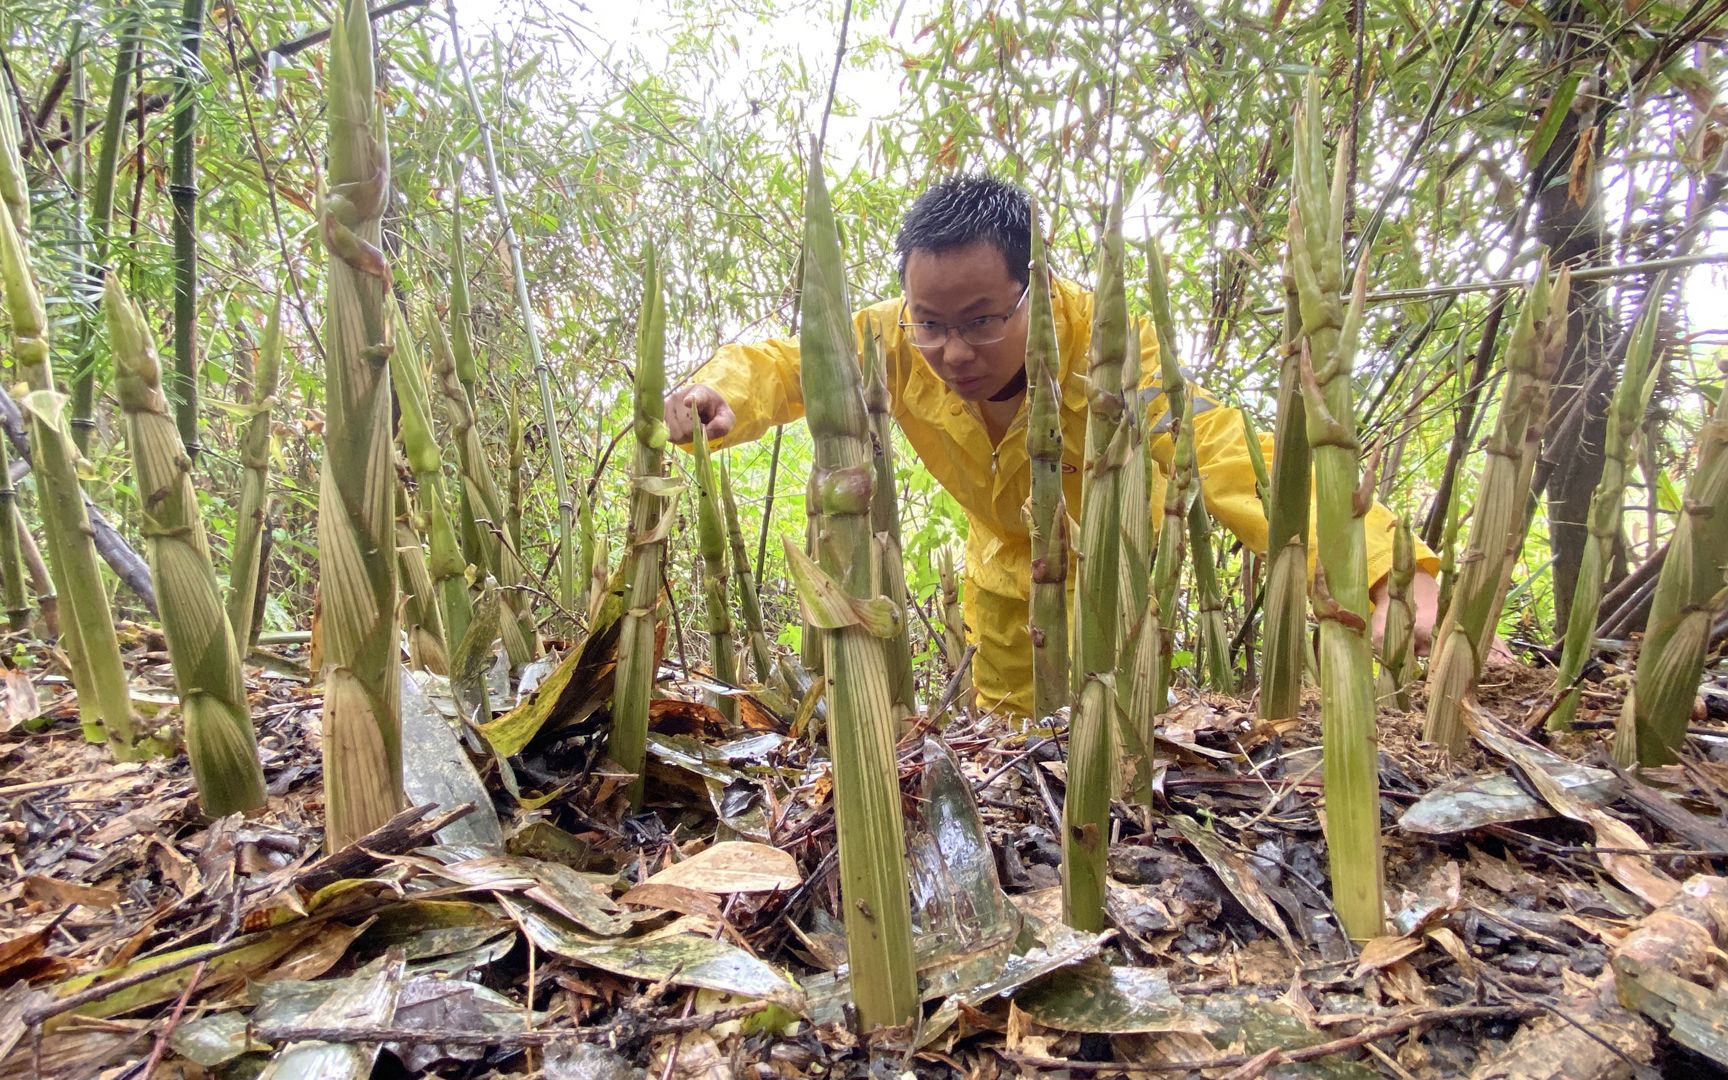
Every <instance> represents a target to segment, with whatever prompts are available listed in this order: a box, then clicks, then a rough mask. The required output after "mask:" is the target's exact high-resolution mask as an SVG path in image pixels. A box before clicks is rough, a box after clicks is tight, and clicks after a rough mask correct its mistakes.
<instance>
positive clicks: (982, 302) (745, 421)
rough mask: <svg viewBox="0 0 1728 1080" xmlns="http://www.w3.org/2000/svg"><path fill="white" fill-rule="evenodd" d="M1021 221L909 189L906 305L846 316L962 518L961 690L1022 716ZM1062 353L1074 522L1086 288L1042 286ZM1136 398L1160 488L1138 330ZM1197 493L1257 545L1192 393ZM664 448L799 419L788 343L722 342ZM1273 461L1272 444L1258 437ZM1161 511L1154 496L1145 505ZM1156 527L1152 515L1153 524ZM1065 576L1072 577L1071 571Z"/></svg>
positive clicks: (965, 194) (984, 199)
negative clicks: (877, 362)
mask: <svg viewBox="0 0 1728 1080" xmlns="http://www.w3.org/2000/svg"><path fill="white" fill-rule="evenodd" d="M1030 221H1031V215H1030V202H1029V200H1028V197H1027V195H1026V193H1025V192H1024V191H1022V190H1020V189H1019V188H1017V187H1014V186H1012V185H1010V184H1006V183H1003V182H1001V181H998V180H994V179H991V178H989V177H984V176H957V177H952V178H950V179H947V180H943V181H940V182H938V183H937V184H935V185H934V186H932V187H931V188H930V189H929V190H927V191H926V192H924V194H922V195H920V196H919V197H918V199H917V201H916V202H914V203H913V205H912V209H911V210H910V211H909V212H908V213H907V215H906V220H905V222H904V223H903V224H902V225H901V227H900V233H899V236H898V238H897V240H896V243H895V250H896V252H897V254H898V256H899V260H900V282H901V285H902V287H903V288H904V290H905V298H904V299H903V300H891V301H885V302H883V303H880V304H875V305H873V306H871V307H869V308H866V309H865V310H863V311H861V312H859V313H858V314H857V315H856V316H855V317H854V321H855V323H856V325H857V327H858V331H859V333H860V335H862V334H863V333H864V332H865V327H866V326H867V325H870V324H871V323H872V322H873V323H874V325H876V326H877V327H879V328H880V332H881V333H882V336H883V341H882V344H883V352H884V353H885V355H886V359H887V365H886V366H887V380H888V391H889V396H890V398H891V401H892V405H891V408H892V410H893V414H894V419H895V421H896V422H897V423H898V424H899V425H900V429H901V431H903V432H904V433H905V435H906V439H907V441H908V442H910V443H911V444H912V448H913V450H914V451H916V453H917V454H918V457H919V459H920V460H921V461H922V462H923V463H924V466H925V468H927V469H929V470H930V472H931V474H932V475H933V476H935V477H936V479H937V481H938V482H940V483H941V484H942V486H943V487H944V488H946V489H947V490H948V492H949V493H950V494H952V495H953V496H954V498H955V499H956V500H957V501H958V502H959V503H960V505H961V507H962V508H964V509H965V511H966V517H967V520H968V523H969V525H970V530H969V532H970V535H969V536H968V538H967V545H966V594H965V603H966V616H967V617H966V621H967V624H968V626H967V635H968V638H969V639H970V640H971V641H972V642H973V643H975V644H976V645H977V646H978V652H977V655H976V656H975V657H974V660H973V682H974V685H975V687H976V688H977V691H978V701H979V703H980V704H981V705H984V706H986V707H989V708H995V709H999V710H1002V711H1007V712H1012V713H1016V714H1020V715H1026V714H1028V713H1029V712H1030V711H1031V708H1032V657H1031V643H1030V640H1029V638H1028V635H1027V607H1028V597H1029V594H1030V587H1031V585H1030V581H1031V578H1030V575H1031V549H1030V542H1029V539H1028V536H1027V531H1026V524H1025V521H1024V518H1023V516H1022V508H1023V506H1024V505H1025V503H1026V499H1027V494H1028V492H1029V490H1030V475H1031V474H1030V470H1029V463H1028V460H1027V455H1026V408H1025V403H1026V370H1025V361H1026V334H1027V323H1028V318H1027V296H1028V283H1029V264H1030V262H1031V225H1030ZM1050 284H1051V301H1052V306H1053V308H1054V312H1055V320H1056V337H1057V341H1058V343H1059V344H1060V351H1061V370H1060V372H1059V377H1060V379H1061V394H1062V437H1063V462H1062V471H1063V474H1064V476H1063V481H1064V483H1063V487H1064V494H1065V495H1066V497H1067V501H1068V508H1069V512H1070V513H1071V514H1073V515H1074V516H1075V517H1076V518H1078V517H1079V508H1080V470H1081V464H1082V457H1083V454H1084V447H1085V432H1086V382H1085V376H1086V371H1087V363H1088V344H1089V342H1090V339H1091V332H1092V294H1091V293H1090V292H1087V291H1085V290H1083V289H1081V288H1080V287H1079V286H1077V285H1075V284H1073V283H1072V282H1068V281H1063V280H1061V279H1059V278H1055V277H1052V280H1051V283H1050ZM1140 340H1141V344H1142V348H1143V352H1142V355H1141V361H1140V363H1141V367H1140V370H1141V372H1142V376H1143V377H1142V387H1143V390H1142V392H1141V399H1142V400H1143V401H1144V402H1146V404H1147V408H1148V418H1149V422H1150V423H1152V425H1153V427H1152V429H1151V430H1152V431H1153V433H1154V437H1153V442H1152V454H1153V456H1154V458H1155V459H1156V460H1157V462H1158V464H1159V466H1160V470H1159V478H1158V479H1157V480H1156V481H1155V483H1154V486H1155V487H1157V488H1162V486H1163V477H1164V475H1165V474H1166V473H1167V471H1168V469H1169V467H1170V462H1171V458H1172V455H1173V451H1174V445H1173V441H1172V439H1171V437H1170V434H1169V425H1168V423H1162V422H1160V421H1162V420H1163V419H1164V414H1165V413H1166V412H1167V411H1168V409H1167V406H1166V404H1165V398H1164V395H1163V393H1162V392H1161V390H1160V389H1159V379H1158V370H1159V367H1158V345H1157V336H1156V335H1155V334H1154V333H1153V332H1152V330H1151V328H1150V327H1149V326H1148V327H1144V328H1143V329H1142V333H1141V335H1140ZM1191 394H1192V397H1193V401H1194V439H1195V452H1196V458H1197V460H1198V465H1199V471H1200V478H1201V485H1200V488H1201V492H1202V494H1203V495H1204V497H1205V500H1206V508H1207V510H1208V511H1210V512H1211V514H1212V516H1213V518H1214V519H1215V520H1217V521H1220V522H1222V523H1223V524H1224V525H1225V526H1226V527H1228V528H1229V529H1230V531H1231V532H1233V533H1235V534H1236V536H1237V537H1239V538H1240V539H1241V540H1242V542H1243V543H1244V544H1245V545H1247V546H1248V547H1249V548H1251V549H1252V550H1254V551H1257V552H1264V551H1265V549H1266V534H1267V525H1266V518H1265V515H1264V513H1263V512H1262V509H1261V504H1260V499H1259V496H1258V495H1257V493H1256V491H1255V485H1254V472H1253V466H1252V464H1251V462H1250V459H1249V456H1248V448H1247V443H1246V441H1245V439H1246V433H1245V429H1244V427H1243V424H1242V419H1241V416H1240V415H1239V414H1238V413H1237V411H1236V410H1235V409H1231V408H1221V407H1219V406H1218V403H1217V401H1216V400H1215V399H1213V398H1211V397H1209V396H1207V395H1206V394H1205V393H1204V392H1203V391H1198V390H1193V389H1192V388H1191ZM665 412H666V426H667V428H668V429H669V431H670V434H671V438H672V440H673V441H674V442H678V443H688V442H689V441H690V438H691V433H692V428H693V423H694V422H693V419H692V416H693V415H694V416H695V417H697V418H700V420H701V421H702V423H703V425H704V429H705V430H706V432H707V434H708V438H709V440H710V441H711V443H712V445H715V446H725V445H728V444H731V443H737V442H745V441H748V440H751V439H755V438H758V437H759V436H761V435H762V433H763V432H765V431H766V430H767V429H768V428H770V427H773V426H776V425H779V424H784V423H788V422H790V421H792V420H796V419H798V418H799V417H800V416H802V415H803V413H804V400H803V391H802V387H801V385H800V379H799V368H798V344H797V342H795V341H769V342H765V343H763V344H759V345H731V346H727V347H726V348H724V349H721V350H720V352H719V353H718V354H716V355H715V357H714V358H713V359H712V360H710V361H709V362H708V363H707V364H706V365H704V366H703V367H702V369H701V370H699V371H698V372H696V374H695V376H694V377H693V379H692V382H691V385H689V386H686V387H684V388H682V389H680V390H677V391H674V392H673V393H672V394H671V395H669V396H668V397H667V399H666V406H665ZM1263 445H1264V447H1265V454H1266V457H1267V459H1268V460H1270V459H1271V456H1272V449H1271V440H1270V438H1269V437H1267V438H1266V439H1265V440H1264V443H1263ZM1159 505H1162V498H1161V496H1159V497H1155V499H1154V501H1153V506H1159ZM1154 521H1156V517H1154ZM1395 527H1396V521H1395V519H1394V518H1393V516H1392V514H1391V513H1390V512H1389V511H1387V510H1386V509H1385V508H1384V507H1381V506H1378V505H1376V506H1374V507H1373V508H1372V509H1371V510H1370V511H1369V514H1368V518H1367V533H1368V574H1369V581H1371V582H1373V600H1374V605H1375V610H1374V628H1375V633H1376V636H1378V634H1379V633H1380V632H1381V631H1382V629H1383V628H1384V625H1385V612H1386V604H1385V592H1386V576H1387V574H1388V572H1389V571H1390V570H1391V566H1392V534H1393V530H1394V529H1395ZM1419 563H1420V565H1419V570H1418V574H1417V579H1416V586H1415V590H1414V598H1415V600H1416V608H1417V623H1418V636H1419V637H1423V638H1425V637H1426V635H1427V633H1428V631H1429V630H1430V628H1431V627H1432V625H1433V621H1434V610H1435V606H1436V602H1437V598H1438V593H1439V590H1438V588H1437V587H1436V585H1435V582H1434V578H1433V576H1432V575H1433V573H1434V571H1435V570H1436V569H1437V568H1438V560H1437V559H1435V558H1434V556H1433V555H1432V554H1431V553H1429V552H1428V551H1427V550H1426V549H1423V551H1421V552H1420V553H1419ZM1070 580H1072V578H1070Z"/></svg>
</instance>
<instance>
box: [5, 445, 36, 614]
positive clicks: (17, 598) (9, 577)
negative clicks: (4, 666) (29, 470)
mask: <svg viewBox="0 0 1728 1080" xmlns="http://www.w3.org/2000/svg"><path fill="white" fill-rule="evenodd" d="M6 443H7V440H6V439H0V601H3V602H4V603H5V605H6V619H7V623H8V625H9V626H11V628H12V629H13V630H14V631H18V630H28V629H29V628H30V602H29V600H27V599H26V597H25V573H24V548H23V544H22V543H20V541H19V528H20V527H21V521H20V519H19V514H18V492H17V491H16V490H15V489H14V488H13V486H12V455H11V451H10V448H9V447H7V445H6Z"/></svg>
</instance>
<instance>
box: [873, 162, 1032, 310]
mask: <svg viewBox="0 0 1728 1080" xmlns="http://www.w3.org/2000/svg"><path fill="white" fill-rule="evenodd" d="M977 243H985V244H989V245H991V246H992V247H994V248H996V250H998V251H1000V252H1001V253H1002V258H1003V259H1004V260H1005V261H1006V262H1007V263H1008V272H1009V273H1010V274H1012V275H1013V276H1014V280H1015V281H1016V282H1018V283H1019V284H1021V285H1025V284H1026V283H1027V282H1028V281H1029V280H1030V279H1031V265H1030V264H1031V262H1032V200H1031V198H1030V197H1029V196H1028V195H1027V194H1026V192H1025V191H1024V190H1023V189H1021V188H1019V187H1016V186H1015V185H1013V184H1010V183H1008V182H1006V181H1003V180H998V179H996V178H995V177H993V176H987V175H985V174H983V173H972V174H963V175H960V176H950V177H948V178H947V179H945V180H939V181H937V182H936V183H935V184H932V185H931V186H930V187H928V188H926V189H925V190H924V193H923V194H922V195H920V196H918V198H917V200H916V201H914V202H913V203H912V209H910V210H908V211H907V212H906V220H904V221H902V222H901V223H900V235H899V236H897V237H895V238H894V251H895V253H896V254H897V255H899V256H900V277H901V278H902V279H904V278H905V277H906V259H907V257H908V256H909V255H911V254H912V253H913V252H914V251H929V252H943V251H952V250H954V249H955V248H962V247H966V246H967V245H969V244H977Z"/></svg>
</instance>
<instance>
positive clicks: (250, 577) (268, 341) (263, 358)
mask: <svg viewBox="0 0 1728 1080" xmlns="http://www.w3.org/2000/svg"><path fill="white" fill-rule="evenodd" d="M281 372H282V295H281V294H280V293H278V294H277V295H276V300H275V303H273V304H272V305H271V307H270V318H269V321H268V322H266V323H265V324H264V341H263V344H262V345H260V347H259V349H258V360H257V362H256V363H255V364H254V365H253V367H252V416H251V418H250V419H248V420H247V421H246V430H245V432H244V433H243V434H242V435H241V436H240V469H241V473H240V509H239V512H238V513H237V514H236V515H235V518H234V522H235V524H234V543H233V545H232V546H231V547H230V548H229V560H228V599H227V603H226V607H227V611H228V625H229V626H230V627H231V628H232V629H233V631H234V644H235V645H236V647H237V648H238V649H239V651H240V655H241V656H242V657H244V656H245V655H246V654H247V653H248V652H250V651H251V648H252V642H253V641H254V640H256V637H257V632H258V624H259V622H260V617H261V615H262V612H260V611H259V610H258V609H257V597H258V579H259V577H260V575H261V574H262V572H263V569H262V560H261V559H260V558H259V556H260V554H261V553H262V541H263V538H264V523H265V521H266V520H267V519H268V517H269V515H270V444H271V436H270V418H271V412H272V410H273V409H274V407H275V404H276V384H277V381H278V380H279V379H280V378H281Z"/></svg>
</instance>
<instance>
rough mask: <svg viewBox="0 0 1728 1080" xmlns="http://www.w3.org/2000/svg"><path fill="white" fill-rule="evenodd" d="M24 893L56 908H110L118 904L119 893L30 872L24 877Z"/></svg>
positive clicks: (47, 905)
mask: <svg viewBox="0 0 1728 1080" xmlns="http://www.w3.org/2000/svg"><path fill="white" fill-rule="evenodd" d="M24 895H25V896H26V897H28V898H29V899H31V900H34V901H35V902H36V903H38V904H41V905H42V906H43V907H45V908H49V909H53V910H58V909H61V908H68V907H71V906H72V905H73V904H81V905H83V906H84V907H92V908H111V907H119V906H120V893H119V892H118V891H117V890H115V889H102V888H97V887H96V886H93V885H80V884H79V883H77V882H75V881H61V880H60V879H59V878H51V877H43V876H42V875H40V874H31V875H30V876H29V877H27V878H25V879H24Z"/></svg>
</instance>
